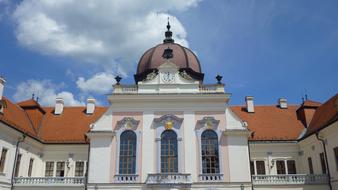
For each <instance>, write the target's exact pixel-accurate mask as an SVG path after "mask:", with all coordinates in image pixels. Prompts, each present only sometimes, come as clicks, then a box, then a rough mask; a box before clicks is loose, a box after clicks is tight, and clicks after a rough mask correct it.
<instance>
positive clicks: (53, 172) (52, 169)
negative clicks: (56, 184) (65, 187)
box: [44, 161, 55, 177]
mask: <svg viewBox="0 0 338 190" xmlns="http://www.w3.org/2000/svg"><path fill="white" fill-rule="evenodd" d="M47 163H51V164H52V167H51V169H49V170H48V172H49V173H50V171H51V172H52V174H51V175H48V176H47ZM44 173H45V175H44V176H45V177H54V176H55V161H45V171H44Z"/></svg>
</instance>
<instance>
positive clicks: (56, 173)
mask: <svg viewBox="0 0 338 190" xmlns="http://www.w3.org/2000/svg"><path fill="white" fill-rule="evenodd" d="M55 163H56V164H55V165H56V169H55V177H65V175H66V162H65V161H56V162H55ZM58 164H62V165H63V170H62V169H59V168H58V167H59V166H58ZM58 171H60V172H61V173H62V171H63V175H61V174H60V175H58Z"/></svg>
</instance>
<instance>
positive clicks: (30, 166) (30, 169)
mask: <svg viewBox="0 0 338 190" xmlns="http://www.w3.org/2000/svg"><path fill="white" fill-rule="evenodd" d="M33 166H34V158H30V159H29V164H28V171H27V176H28V177H32V173H33Z"/></svg>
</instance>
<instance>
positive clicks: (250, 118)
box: [231, 105, 304, 140]
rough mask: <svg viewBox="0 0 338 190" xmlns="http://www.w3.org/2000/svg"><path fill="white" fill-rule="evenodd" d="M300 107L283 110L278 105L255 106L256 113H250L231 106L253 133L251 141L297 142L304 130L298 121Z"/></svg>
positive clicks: (243, 107) (289, 107)
mask: <svg viewBox="0 0 338 190" xmlns="http://www.w3.org/2000/svg"><path fill="white" fill-rule="evenodd" d="M298 107H299V106H296V105H288V108H287V109H281V108H279V107H278V106H276V105H268V106H260V105H258V106H257V105H255V112H254V113H248V112H247V111H246V107H245V106H231V109H232V110H233V112H235V113H236V114H237V115H238V116H239V117H240V118H241V119H242V120H243V121H246V122H247V123H248V128H249V129H250V130H251V131H252V132H253V135H252V136H251V137H250V140H297V139H298V137H299V135H300V134H301V132H302V131H303V129H304V126H303V124H302V123H301V122H300V120H298V119H297V114H296V110H297V109H298Z"/></svg>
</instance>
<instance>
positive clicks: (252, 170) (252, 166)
mask: <svg viewBox="0 0 338 190" xmlns="http://www.w3.org/2000/svg"><path fill="white" fill-rule="evenodd" d="M250 171H251V175H255V164H254V161H250Z"/></svg>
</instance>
